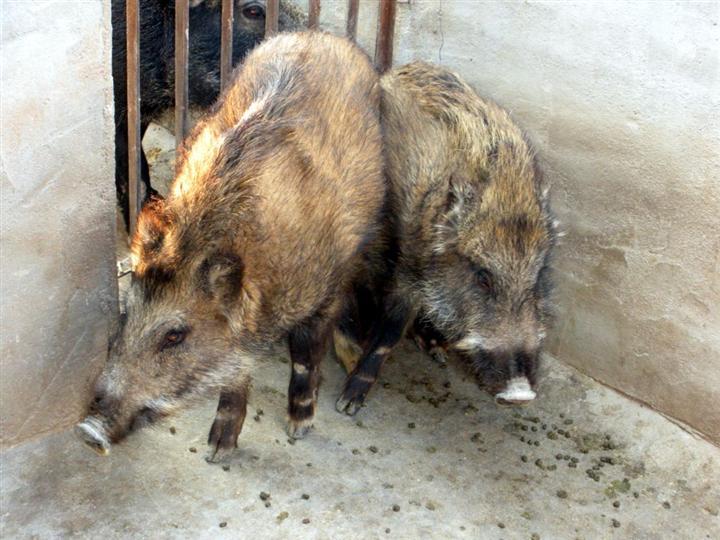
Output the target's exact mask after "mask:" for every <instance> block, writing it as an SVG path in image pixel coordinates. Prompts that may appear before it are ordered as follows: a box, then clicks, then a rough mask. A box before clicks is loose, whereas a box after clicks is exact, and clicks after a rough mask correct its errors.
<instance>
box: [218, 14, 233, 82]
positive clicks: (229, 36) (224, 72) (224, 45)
mask: <svg viewBox="0 0 720 540" xmlns="http://www.w3.org/2000/svg"><path fill="white" fill-rule="evenodd" d="M234 5H235V2H234V0H222V26H221V33H220V90H225V88H227V86H228V84H229V83H230V74H231V73H232V54H233V21H234V13H233V6H234Z"/></svg>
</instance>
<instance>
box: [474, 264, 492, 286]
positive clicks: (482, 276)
mask: <svg viewBox="0 0 720 540" xmlns="http://www.w3.org/2000/svg"><path fill="white" fill-rule="evenodd" d="M475 283H476V284H477V286H478V287H479V288H481V289H482V290H484V291H491V290H492V287H493V276H492V273H491V272H490V270H488V269H486V268H480V269H479V270H476V271H475Z"/></svg>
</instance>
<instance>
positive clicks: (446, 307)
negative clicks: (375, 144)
mask: <svg viewBox="0 0 720 540" xmlns="http://www.w3.org/2000/svg"><path fill="white" fill-rule="evenodd" d="M381 86H382V89H383V99H382V104H381V119H382V124H383V130H384V137H385V159H386V174H387V177H388V180H389V184H390V193H389V200H390V204H391V205H392V207H393V211H391V212H390V213H389V216H391V217H393V218H394V219H393V221H392V222H389V223H388V225H387V226H388V228H389V230H391V231H392V232H391V236H394V239H395V240H394V241H395V243H396V246H395V248H392V247H391V248H390V249H389V250H387V252H388V253H390V254H392V253H393V252H395V253H394V256H393V257H391V258H390V259H389V260H390V263H389V264H390V266H388V263H385V264H384V265H380V267H379V269H378V267H377V266H376V267H375V268H374V271H370V272H369V274H370V275H378V274H383V273H384V274H385V275H386V276H387V277H386V279H387V281H388V284H387V285H386V286H385V287H384V289H383V290H382V291H381V294H380V295H378V296H380V297H382V298H383V300H382V302H381V303H380V304H376V305H375V306H376V309H379V314H378V312H377V311H376V313H375V314H373V312H372V309H371V308H372V304H371V307H370V308H368V307H367V305H366V307H365V309H364V310H362V309H356V310H355V313H351V314H350V315H346V316H345V317H344V320H343V322H342V323H341V325H340V328H339V331H338V332H336V352H337V354H338V356H340V357H341V359H342V360H343V361H344V363H345V364H346V366H348V365H350V366H351V365H355V367H354V369H353V370H352V372H351V373H350V376H349V377H348V379H347V381H346V383H345V388H344V391H343V394H342V396H341V397H340V398H339V399H338V401H337V409H338V410H339V411H341V412H346V413H348V414H354V413H355V412H357V410H358V409H359V407H360V406H361V405H362V403H363V401H364V400H365V397H366V395H367V393H368V391H369V390H370V387H371V385H372V384H373V382H374V381H375V380H376V378H377V376H378V373H379V370H380V367H381V365H382V363H383V361H384V359H385V358H387V356H388V355H389V353H390V352H391V349H392V347H393V346H394V345H395V344H396V343H397V342H398V341H399V340H400V338H401V337H402V335H403V333H404V331H405V328H406V326H407V325H408V322H409V321H411V320H413V318H414V317H415V316H416V315H417V316H419V317H420V321H419V322H420V323H421V324H420V326H425V327H429V328H431V329H433V331H434V332H435V333H436V334H439V335H441V336H442V337H443V338H444V339H445V341H446V342H447V344H448V345H449V347H450V348H451V349H454V350H456V351H457V352H458V353H459V355H460V356H461V357H462V358H463V359H464V360H465V362H466V363H467V365H468V366H469V367H470V369H471V370H472V371H473V372H474V373H476V374H477V376H478V378H479V380H480V382H481V383H482V385H483V386H485V387H486V388H487V389H488V390H489V391H490V392H491V393H492V394H493V395H495V396H496V400H497V401H498V402H502V403H525V402H527V401H529V400H531V399H533V398H534V397H535V391H534V386H535V384H536V373H537V365H538V355H539V351H540V348H541V345H542V343H543V339H544V337H545V332H546V326H547V324H548V320H549V314H550V306H549V298H548V297H549V294H550V281H549V266H548V265H549V257H550V253H551V250H552V247H553V244H554V241H555V240H554V239H555V232H554V230H553V229H554V224H553V219H552V216H551V212H550V209H549V206H548V202H549V201H548V188H547V186H546V183H545V181H544V180H543V177H542V174H541V173H540V170H539V168H538V165H537V162H536V158H535V155H534V153H533V151H532V149H531V147H530V145H529V143H528V142H527V140H526V138H525V136H524V135H523V133H522V131H521V130H520V129H519V128H518V127H517V125H516V124H515V123H514V122H513V121H512V120H511V118H510V116H509V115H508V114H507V112H505V111H504V110H503V109H501V108H500V107H498V106H497V105H495V104H494V103H492V102H490V101H488V100H485V99H482V98H480V97H479V96H478V95H477V94H476V93H475V92H474V91H473V90H472V89H471V88H470V87H469V86H468V85H467V84H466V83H464V82H463V81H462V80H461V79H460V78H459V77H458V76H457V75H455V74H453V73H451V72H449V71H447V70H445V69H443V68H440V67H436V66H432V65H429V64H424V63H413V64H410V65H407V66H404V67H400V68H397V69H395V70H393V71H391V72H390V73H388V74H386V75H385V76H383V78H382V79H381ZM393 261H394V263H393ZM363 287H366V288H370V289H372V287H373V285H366V284H364V283H361V284H359V285H358V284H356V285H355V289H356V290H362V289H363ZM368 296H369V295H367V294H365V297H366V298H367V297H368ZM357 303H358V304H359V301H358V302H357ZM366 304H367V302H366ZM368 317H376V318H377V319H378V321H379V322H378V323H377V324H374V325H369V324H366V325H365V328H370V331H369V332H368V331H366V332H363V330H362V329H361V330H357V326H358V321H362V320H363V319H366V318H368ZM348 321H350V322H348ZM417 326H418V325H416V327H417ZM348 328H350V330H348ZM358 345H359V346H358ZM358 350H362V351H364V352H363V354H362V356H361V357H360V358H359V361H358V358H357V356H358V355H357V351H358Z"/></svg>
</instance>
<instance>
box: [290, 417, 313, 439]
mask: <svg viewBox="0 0 720 540" xmlns="http://www.w3.org/2000/svg"><path fill="white" fill-rule="evenodd" d="M310 428H312V419H305V420H288V424H287V429H286V431H287V434H288V436H289V437H290V438H291V439H304V438H305V435H307V434H308V433H309V432H310Z"/></svg>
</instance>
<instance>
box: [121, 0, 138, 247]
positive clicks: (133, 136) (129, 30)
mask: <svg viewBox="0 0 720 540" xmlns="http://www.w3.org/2000/svg"><path fill="white" fill-rule="evenodd" d="M125 9H126V13H125V17H126V27H125V28H126V36H125V38H126V42H127V43H126V47H127V66H126V69H127V77H126V78H127V115H128V118H127V121H128V184H129V185H128V203H129V205H130V235H131V236H132V235H133V234H135V222H136V221H137V215H138V211H139V210H140V207H141V205H142V200H141V197H140V182H139V180H140V174H141V172H140V170H141V161H140V160H141V146H140V145H141V144H142V142H141V140H140V5H139V0H127V3H126V5H125Z"/></svg>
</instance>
